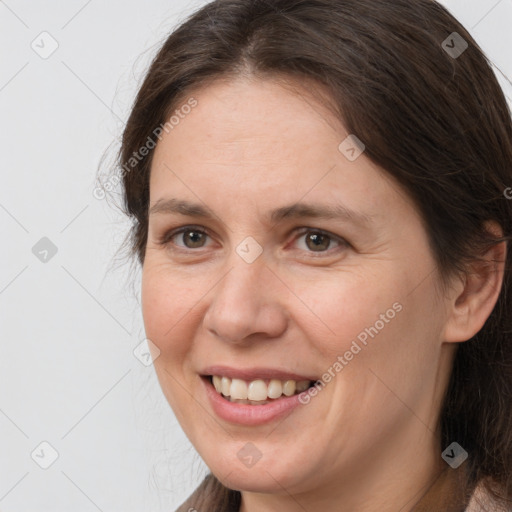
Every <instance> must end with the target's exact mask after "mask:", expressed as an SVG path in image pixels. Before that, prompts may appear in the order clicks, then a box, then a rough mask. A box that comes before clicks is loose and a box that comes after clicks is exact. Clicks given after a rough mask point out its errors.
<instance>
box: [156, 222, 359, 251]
mask: <svg viewBox="0 0 512 512" xmlns="http://www.w3.org/2000/svg"><path fill="white" fill-rule="evenodd" d="M187 231H193V232H195V233H201V234H202V235H205V236H210V235H209V234H208V232H207V231H206V230H205V229H204V228H202V227H200V226H193V225H192V226H183V227H181V228H177V229H171V230H169V231H167V232H166V233H164V234H163V235H162V236H161V237H160V238H159V239H158V240H157V243H158V244H159V245H163V246H168V245H169V244H171V243H172V242H171V240H172V239H173V238H174V237H176V236H178V235H181V234H183V233H185V232H187ZM294 231H298V233H297V238H298V237H302V236H304V235H306V234H308V233H315V234H319V235H322V236H326V237H328V238H329V239H330V240H334V241H335V242H338V244H339V246H338V248H337V249H338V250H339V249H342V248H347V247H350V244H349V243H348V242H347V241H346V240H345V239H344V238H342V237H340V236H337V235H334V234H333V233H330V232H328V231H324V230H322V229H318V228H311V227H300V228H296V229H295V230H294ZM210 238H211V237H210ZM173 245H175V244H173ZM175 247H176V249H173V250H176V251H180V252H186V253H189V252H194V251H199V250H200V249H204V247H199V248H197V249H190V248H183V247H180V246H175ZM307 252H309V253H311V254H313V255H315V254H318V255H324V254H330V253H331V252H332V251H331V249H327V250H326V251H317V252H316V251H307Z"/></svg>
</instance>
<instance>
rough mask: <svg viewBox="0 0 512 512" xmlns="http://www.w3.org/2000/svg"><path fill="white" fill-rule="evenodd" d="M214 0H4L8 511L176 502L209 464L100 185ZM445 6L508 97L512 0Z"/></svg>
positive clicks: (1, 302) (1, 360)
mask: <svg viewBox="0 0 512 512" xmlns="http://www.w3.org/2000/svg"><path fill="white" fill-rule="evenodd" d="M204 3H206V2H203V1H196V2H189V1H185V0H183V1H178V0H172V1H164V0H152V1H150V2H142V1H138V2H137V1H134V0H122V1H121V0H111V1H110V2H108V3H107V2H105V1H101V0H89V1H87V0H68V1H63V0H60V1H58V0H53V1H52V0H50V1H47V2H35V1H32V2H22V1H21V0H7V2H2V1H0V48H1V53H0V55H1V56H2V60H1V66H0V135H1V137H0V144H1V145H0V147H1V150H2V151H1V157H2V158H1V164H0V165H1V169H2V170H1V173H2V174H1V175H2V187H1V189H0V229H1V234H2V239H1V240H2V241H1V243H2V251H1V255H2V256H1V257H2V260H1V266H0V340H1V341H0V343H1V350H0V511H2V512H26V511H28V510H30V511H52V512H59V511H69V510H73V511H75V512H81V511H83V512H89V511H91V512H93V511H97V510H100V511H104V512H107V511H125V512H130V511H137V512H142V511H152V512H156V511H171V510H174V508H175V507H176V506H177V505H178V504H179V503H181V501H183V499H185V497H186V496H188V494H189V493H190V492H191V491H192V489H193V488H194V487H195V486H196V485H197V484H198V483H199V481H200V480H201V479H202V476H203V475H204V474H205V471H206V468H205V467H204V464H203V463H202V461H201V460H200V458H199V457H198V455H197V454H196V453H195V451H194V449H193V448H192V447H191V445H190V443H189V442H188V441H187V439H186V438H185V436H184V434H183V433H182V432H181V429H180V427H179V425H178V424H177V422H176V420H175V418H174V415H173V414H172V412H171V411H170V409H169V406H168V405H167V402H166V401H165V399H164V397H163V395H162V393H161V390H160V388H159V385H158V382H157V380H156V377H155V375H154V371H153V368H152V366H151V365H149V366H146V365H145V364H144V363H143V362H141V361H140V360H139V359H138V358H137V357H136V356H135V354H134V352H133V351H134V349H136V347H138V346H139V344H140V343H141V342H142V341H143V340H144V338H145V336H144V328H143V323H142V317H141V314H140V294H139V279H140V272H139V271H138V272H133V268H132V269H131V268H130V266H129V265H128V264H123V261H122V260H120V261H118V262H116V260H113V258H114V255H115V252H116V249H117V248H118V246H119V244H120V243H121V241H122V239H123V237H124V235H125V232H126V230H127V229H128V227H129V224H128V222H127V221H126V220H125V219H123V217H122V216H121V214H120V213H119V211H118V210H116V208H115V207H114V205H112V204H111V203H107V202H106V201H105V200H98V199H96V198H95V197H93V189H94V188H95V186H96V172H97V169H98V168H102V169H107V166H108V163H109V160H108V159H107V160H106V161H104V162H103V163H101V161H102V160H101V159H102V156H103V155H104V153H105V151H106V150H107V148H108V147H109V145H111V144H114V146H113V148H114V150H115V149H116V148H117V143H118V139H119V136H120V134H121V132H122V128H123V121H124V120H126V118H127V115H128V112H129V107H130V105H131V102H132V100H133V97H134V94H135V91H136V89H137V86H138V85H139V84H140V82H141V79H142V74H143V72H144V70H145V69H146V66H147V64H148V62H149V59H150V58H151V57H152V56H153V55H154V53H155V51H156V49H157V48H158V45H159V44H160V43H161V42H162V41H163V40H164V38H165V36H166V35H167V34H168V32H169V31H170V30H171V29H172V27H174V26H175V25H176V24H177V23H178V22H179V21H181V20H183V19H184V18H185V17H186V16H187V15H188V14H189V13H191V12H192V11H193V10H195V9H196V8H197V7H198V6H200V5H203V4H204ZM442 3H443V4H444V5H446V6H447V7H449V9H450V10H451V11H452V12H453V13H454V14H455V15H456V17H458V18H459V20H460V21H461V22H462V23H463V24H464V25H465V26H466V27H467V28H468V29H469V31H470V32H471V33H472V34H473V36H474V37H475V38H476V40H477V42H478V43H479V44H480V45H481V46H482V48H483V49H484V51H486V52H487V54H488V56H489V57H490V59H491V60H492V61H493V62H494V63H495V64H496V65H497V66H498V67H499V68H500V69H501V70H502V72H503V73H504V74H505V75H506V76H507V77H508V80H507V79H505V78H504V77H502V76H501V75H500V74H498V76H499V79H500V83H501V84H502V86H503V87H504V89H505V92H506V94H507V96H508V98H509V101H510V98H512V83H511V82H510V80H511V79H512V54H511V52H510V48H512V31H511V22H512V0H500V1H496V0H471V1H468V0H453V1H448V0H447V1H444V2H442ZM42 32H48V33H49V34H50V35H51V36H47V35H43V36H41V35H40V34H41V33H42ZM54 41H55V42H54ZM52 44H54V45H55V44H58V48H57V49H56V51H55V52H54V53H53V54H52V55H50V56H48V57H47V58H42V56H40V55H41V53H42V54H43V56H44V57H46V55H44V52H49V51H50V50H51V49H52V46H51V45H52ZM31 45H32V46H34V47H35V48H34V49H33V48H32V46H31ZM36 50H37V51H38V52H39V53H36ZM112 154H113V151H111V153H110V155H112ZM511 186H512V184H511ZM43 237H46V238H47V239H49V240H50V241H51V246H49V245H48V244H49V242H48V241H45V240H43V241H41V239H42V238H43ZM34 247H35V249H33V248H34ZM51 247H55V248H56V249H57V252H56V254H52V249H51ZM45 250H47V251H48V253H45V252H44V251H45ZM34 253H35V254H34ZM41 259H43V260H44V259H46V261H41ZM137 353H139V352H137ZM141 358H142V359H143V360H144V358H143V356H141ZM41 443H49V445H47V444H41ZM55 457H57V458H56V459H55ZM53 459H55V460H53ZM50 463H51V465H50V466H49V467H47V469H43V467H42V466H45V465H48V464H50Z"/></svg>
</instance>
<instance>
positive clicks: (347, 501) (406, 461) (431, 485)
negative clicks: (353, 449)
mask: <svg viewBox="0 0 512 512" xmlns="http://www.w3.org/2000/svg"><path fill="white" fill-rule="evenodd" d="M429 435H430V436H431V438H432V440H431V442H430V443H425V442H423V443H420V444H417V443H412V442H411V443H403V440H404V439H403V437H402V439H401V441H402V442H401V443H399V445H400V450H401V451H398V450H397V449H396V446H397V445H396V444H395V443H392V442H390V443H386V446H383V447H381V450H380V451H379V453H377V452H376V451H373V452H372V453H371V459H372V460H371V461H369V460H366V461H361V462H360V464H359V467H357V468H356V467H355V466H354V465H353V466H351V468H350V471H349V472H347V474H346V475H343V476H341V475H340V476H338V477H337V478H335V479H333V481H332V482H329V483H326V485H324V486H322V487H321V488H319V487H317V488H315V489H314V491H311V492H299V493H295V494H293V493H290V492H289V491H288V490H284V489H283V492H282V493H278V494H277V493H276V494H260V493H249V492H245V491H244V492H242V500H241V507H240V512H257V511H258V512H261V511H265V512H278V511H279V512H296V511H297V510H322V512H353V511H358V512H377V511H378V512H396V511H397V510H400V511H401V512H431V511H432V510H443V512H459V511H460V510H464V509H463V508H462V509H461V508H460V505H459V508H457V503H460V502H461V495H460V493H454V492H453V490H454V489H455V488H457V487H456V486H457V478H459V483H460V482H462V481H463V480H462V479H461V473H462V471H461V470H458V471H457V470H453V469H452V468H450V467H449V466H448V465H447V464H446V463H445V462H444V461H443V460H442V459H441V457H440V450H439V448H438V447H439V446H440V443H439V439H438V438H437V437H435V436H432V435H431V434H430V432H429ZM404 446H409V447H410V449H409V450H408V451H407V450H404V449H403V447H404ZM418 446H425V450H424V451H423V453H420V451H419V450H418ZM398 454H399V455H398ZM461 468H462V467H461ZM462 469H463V468H462ZM457 475H458V476H457Z"/></svg>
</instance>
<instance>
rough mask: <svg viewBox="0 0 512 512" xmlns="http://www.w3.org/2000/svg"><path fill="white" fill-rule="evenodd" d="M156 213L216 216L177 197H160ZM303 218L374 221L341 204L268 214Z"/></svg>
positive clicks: (301, 206) (298, 206)
mask: <svg viewBox="0 0 512 512" xmlns="http://www.w3.org/2000/svg"><path fill="white" fill-rule="evenodd" d="M155 214H167V215H169V214H179V215H184V216H188V217H197V218H205V219H212V218H214V217H216V216H215V215H213V214H212V213H211V212H210V210H209V209H208V208H206V207H204V206H203V205H201V204H199V203H191V202H189V201H184V200H178V199H175V198H169V199H159V200H158V201H157V202H156V203H155V204H154V205H153V206H152V207H151V208H150V210H149V215H155ZM301 218H314V219H341V220H345V221H348V222H352V223H354V224H358V225H362V226H368V225H369V224H371V222H372V216H370V215H367V214H365V213H362V212H356V211H354V210H351V209H349V208H346V207H345V206H342V205H340V204H337V205H325V204H314V203H294V204H291V205H288V206H282V207H280V208H276V209H275V210H272V211H271V212H270V213H269V214H268V216H267V219H268V221H269V222H272V223H275V222H279V221H282V220H286V219H301Z"/></svg>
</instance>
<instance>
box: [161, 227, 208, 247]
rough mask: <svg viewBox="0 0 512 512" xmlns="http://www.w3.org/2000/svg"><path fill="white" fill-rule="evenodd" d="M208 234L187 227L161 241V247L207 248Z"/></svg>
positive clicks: (172, 232)
mask: <svg viewBox="0 0 512 512" xmlns="http://www.w3.org/2000/svg"><path fill="white" fill-rule="evenodd" d="M207 238H208V234H207V233H206V232H205V231H203V230H202V229H199V228H196V227H194V226H186V227H184V228H181V229H177V230H174V231H170V232H168V233H166V234H165V235H163V237H162V238H161V239H160V240H159V243H160V244H161V245H165V246H169V247H170V246H171V245H174V246H176V247H177V248H179V249H183V250H186V249H200V248H202V247H205V243H206V239H207Z"/></svg>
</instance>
